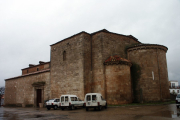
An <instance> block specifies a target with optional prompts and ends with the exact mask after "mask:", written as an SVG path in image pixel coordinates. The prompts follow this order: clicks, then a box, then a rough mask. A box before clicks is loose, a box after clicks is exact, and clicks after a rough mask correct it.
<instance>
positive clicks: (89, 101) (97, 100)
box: [84, 93, 107, 111]
mask: <svg viewBox="0 0 180 120" xmlns="http://www.w3.org/2000/svg"><path fill="white" fill-rule="evenodd" d="M84 101H85V105H86V111H88V110H89V108H94V109H96V108H98V110H99V111H100V110H101V109H102V107H105V109H106V108H107V102H106V100H105V99H103V97H102V95H101V94H100V93H87V94H86V95H85V98H84Z"/></svg>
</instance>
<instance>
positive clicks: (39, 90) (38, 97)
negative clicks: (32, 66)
mask: <svg viewBox="0 0 180 120" xmlns="http://www.w3.org/2000/svg"><path fill="white" fill-rule="evenodd" d="M41 96H42V90H41V89H37V97H36V98H37V100H36V101H37V102H36V105H37V107H39V103H41V102H42V98H41Z"/></svg>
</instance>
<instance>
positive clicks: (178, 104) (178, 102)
mask: <svg viewBox="0 0 180 120" xmlns="http://www.w3.org/2000/svg"><path fill="white" fill-rule="evenodd" d="M179 106H180V93H179V94H177V96H176V107H177V108H179Z"/></svg>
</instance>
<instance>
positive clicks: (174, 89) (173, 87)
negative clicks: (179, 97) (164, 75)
mask: <svg viewBox="0 0 180 120" xmlns="http://www.w3.org/2000/svg"><path fill="white" fill-rule="evenodd" d="M169 83H170V86H169V91H170V93H172V94H178V93H180V87H179V83H178V81H175V80H171V81H169Z"/></svg>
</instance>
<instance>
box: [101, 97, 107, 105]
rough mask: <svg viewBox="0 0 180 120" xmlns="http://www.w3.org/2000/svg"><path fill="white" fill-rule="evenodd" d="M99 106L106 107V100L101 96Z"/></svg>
mask: <svg viewBox="0 0 180 120" xmlns="http://www.w3.org/2000/svg"><path fill="white" fill-rule="evenodd" d="M101 105H102V106H105V105H106V100H105V99H104V98H103V97H102V96H101Z"/></svg>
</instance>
